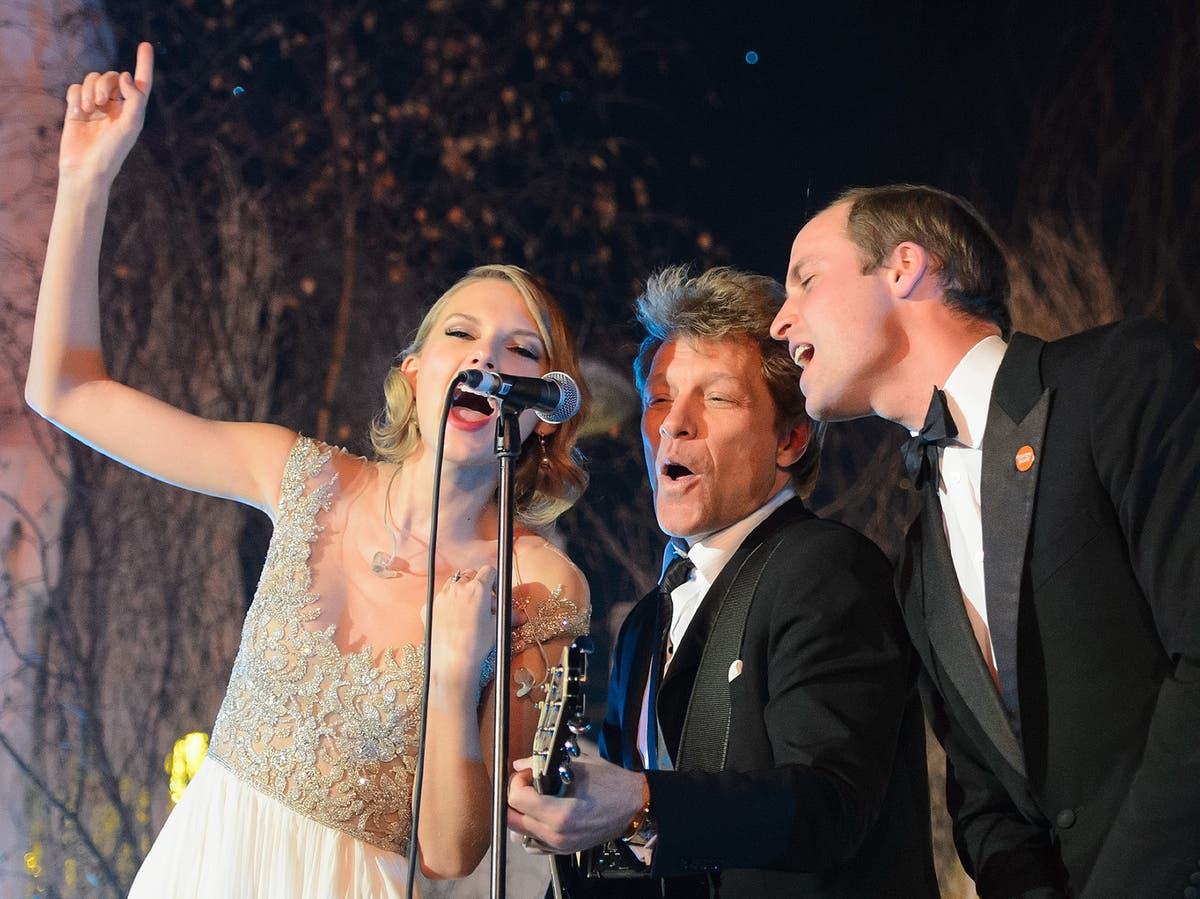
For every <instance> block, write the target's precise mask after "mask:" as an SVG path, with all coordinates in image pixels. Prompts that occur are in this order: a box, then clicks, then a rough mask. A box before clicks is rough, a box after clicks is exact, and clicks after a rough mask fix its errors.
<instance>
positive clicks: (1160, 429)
mask: <svg viewBox="0 0 1200 899" xmlns="http://www.w3.org/2000/svg"><path fill="white" fill-rule="evenodd" d="M787 290H788V298H787V302H786V303H785V304H784V307H783V309H782V310H781V311H780V313H779V314H778V316H777V317H776V319H775V321H774V324H773V325H772V334H773V335H774V336H775V337H776V338H778V339H779V340H781V341H786V342H787V345H788V350H789V353H790V354H791V356H792V359H793V361H794V362H795V364H796V365H797V366H799V367H800V369H801V374H800V386H801V388H802V389H803V391H804V395H805V397H806V401H807V407H808V411H809V412H810V414H812V415H813V416H814V417H816V418H818V419H821V420H838V419H849V418H855V417H858V416H863V415H871V414H873V415H878V416H880V417H882V418H886V419H889V420H891V421H895V422H899V423H900V424H902V425H904V426H905V427H907V428H908V429H909V432H910V434H911V437H910V439H909V441H908V443H907V444H906V445H905V447H904V455H905V460H906V462H907V464H908V468H909V472H910V476H911V478H912V480H913V483H914V485H915V486H916V487H917V488H918V489H919V490H921V491H922V492H923V493H924V504H923V510H922V512H921V514H920V516H919V517H918V518H917V520H916V521H915V522H914V523H913V525H912V527H911V529H910V531H909V534H908V539H907V544H906V551H905V554H904V556H903V558H902V560H901V563H900V566H899V569H898V574H897V580H898V587H899V592H900V601H901V604H902V607H903V614H904V617H905V619H906V622H907V626H908V630H909V633H910V635H911V637H912V641H913V643H914V645H915V647H916V651H917V653H918V654H919V655H920V657H921V661H922V662H923V666H924V676H923V685H924V687H925V692H926V694H927V699H928V702H929V707H930V710H931V714H932V717H933V719H934V725H935V729H936V730H937V731H938V732H939V736H940V738H941V740H942V742H943V744H944V746H945V748H946V754H947V760H948V796H947V798H948V799H949V802H950V808H951V811H952V813H953V815H954V818H955V836H956V840H957V843H958V847H959V852H960V855H961V856H962V859H963V862H964V864H965V866H966V868H967V870H968V872H969V873H971V874H972V875H973V876H974V878H975V881H976V887H977V889H978V891H979V894H980V895H981V896H982V897H983V899H1002V897H1003V899H1007V897H1024V899H1035V897H1036V899H1052V897H1064V896H1066V897H1086V899H1098V897H1112V899H1115V897H1120V899H1167V897H1173V899H1191V897H1195V896H1196V895H1198V893H1200V864H1198V863H1200V489H1198V487H1200V354H1198V353H1197V351H1196V348H1195V347H1194V346H1193V345H1191V344H1190V343H1188V342H1187V341H1185V340H1181V339H1179V338H1178V337H1177V336H1175V335H1173V334H1172V333H1170V332H1169V331H1168V330H1167V329H1166V328H1165V327H1163V326H1161V325H1156V324H1152V323H1148V322H1132V321H1131V322H1123V323H1118V324H1114V325H1108V326H1105V327H1102V328H1098V329H1095V330H1092V331H1087V332H1084V333H1082V334H1077V335H1075V336H1073V337H1069V338H1067V339H1065V340H1059V341H1056V342H1053V343H1044V342H1042V341H1040V340H1036V339H1034V338H1032V337H1029V336H1027V335H1023V334H1014V335H1011V336H1010V334H1009V332H1010V324H1009V313H1008V306H1007V295H1008V280H1007V269H1006V266H1005V258H1004V254H1003V252H1002V251H1001V248H1000V246H999V243H998V241H997V240H996V239H995V237H994V236H993V234H992V232H991V230H990V229H989V228H988V227H987V225H986V224H985V223H984V222H983V221H982V219H981V218H980V217H979V215H978V214H977V213H976V212H975V211H974V210H973V209H972V208H971V207H970V206H969V205H968V204H967V203H966V202H965V201H963V200H962V199H961V198H959V197H955V196H952V195H950V194H946V193H944V192H942V191H938V190H935V189H932V188H927V187H914V186H910V185H893V186H888V187H881V188H868V189H857V190H853V191H850V192H848V193H846V194H844V195H843V196H842V197H841V198H840V199H838V200H837V201H836V202H834V203H833V204H832V205H831V206H830V207H829V208H827V209H825V210H824V211H823V212H821V213H819V214H818V215H816V216H815V217H814V218H813V219H812V220H811V221H810V222H809V223H808V224H807V225H805V226H804V228H803V229H802V230H801V231H800V233H799V234H798V235H797V236H796V239H795V242H794V244H793V246H792V255H791V261H790V263H789V268H788V274H787Z"/></svg>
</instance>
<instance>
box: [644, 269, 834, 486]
mask: <svg viewBox="0 0 1200 899" xmlns="http://www.w3.org/2000/svg"><path fill="white" fill-rule="evenodd" d="M785 297H786V293H785V291H784V289H783V286H782V285H781V284H780V283H779V282H778V281H776V280H775V279H773V278H768V277H766V276H765V275H755V274H751V273H750V272H744V271H739V270H738V269H734V268H728V267H724V266H722V267H719V268H711V269H709V270H708V271H706V272H704V273H703V274H701V275H697V276H695V277H692V276H691V270H690V268H689V267H688V266H686V265H674V266H671V267H670V268H665V269H663V270H662V271H660V272H658V273H657V274H655V275H651V276H650V278H649V279H648V280H647V282H646V290H645V292H644V293H643V294H642V295H641V296H640V297H638V300H637V317H638V321H640V322H641V323H642V325H643V327H645V329H646V336H645V337H644V338H643V339H642V344H641V346H640V347H639V348H638V354H637V358H636V359H635V360H634V363H633V373H634V378H635V380H636V382H637V388H638V393H639V394H641V393H642V389H643V387H644V386H645V383H646V378H647V377H648V376H649V374H650V366H651V365H652V364H653V362H654V354H655V353H657V352H658V349H659V347H661V346H662V345H663V344H664V343H666V342H667V341H668V340H672V339H681V340H688V339H699V340H724V339H727V338H748V339H749V340H751V341H753V342H754V343H755V344H756V345H757V346H758V348H759V351H760V353H761V355H762V375H763V380H764V381H766V384H767V390H768V391H769V392H770V395H771V400H772V401H773V403H774V406H775V421H774V422H772V423H771V424H772V425H773V426H774V427H775V429H776V433H777V434H778V435H779V436H783V435H784V434H785V433H787V432H788V431H790V430H791V429H792V428H793V427H795V426H796V425H797V424H798V423H800V422H802V421H803V422H807V424H808V426H809V429H810V431H809V439H808V446H807V447H806V448H805V450H804V453H803V455H801V457H800V458H799V459H797V460H796V461H795V462H794V463H793V464H792V465H790V466H789V467H788V474H789V476H790V477H791V482H792V486H793V487H795V489H796V492H797V493H798V494H799V495H800V496H801V497H807V496H808V495H809V494H810V493H812V489H813V485H814V484H815V483H816V480H817V471H818V468H819V465H820V457H821V441H822V439H823V438H824V435H825V423H824V422H818V421H813V420H812V419H811V418H809V416H808V412H807V411H806V410H805V408H804V394H803V393H801V392H800V371H799V369H797V368H796V366H795V364H794V363H793V362H792V360H791V357H790V356H789V355H788V351H787V345H786V344H783V343H780V342H779V341H777V340H773V339H772V338H771V334H770V328H771V322H772V321H773V320H774V318H775V314H776V313H777V312H778V311H779V308H780V306H782V305H783V301H784V299H785Z"/></svg>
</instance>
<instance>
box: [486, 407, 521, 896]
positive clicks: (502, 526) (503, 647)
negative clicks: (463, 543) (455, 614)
mask: <svg viewBox="0 0 1200 899" xmlns="http://www.w3.org/2000/svg"><path fill="white" fill-rule="evenodd" d="M497 401H498V403H497V404H498V405H499V407H500V410H499V414H498V415H497V417H496V442H495V453H496V457H497V458H498V459H499V460H500V485H499V487H500V489H499V503H498V513H497V514H498V516H499V522H498V524H499V534H498V540H497V543H498V545H497V549H496V679H495V680H494V681H493V683H494V684H495V688H496V689H495V694H496V717H495V726H494V727H493V733H494V740H495V745H494V747H493V753H492V882H491V894H490V895H491V899H504V889H505V881H504V873H505V861H506V856H507V852H506V849H507V845H508V839H507V828H506V826H505V823H506V821H505V819H506V810H507V808H508V760H507V754H508V717H509V716H508V684H509V682H510V681H511V680H512V656H511V651H510V647H511V636H512V551H513V495H512V494H513V473H514V472H513V460H514V459H516V458H517V457H518V456H519V455H520V453H521V429H520V426H519V424H518V422H517V411H516V410H512V409H509V408H508V405H507V404H506V403H504V402H503V401H502V400H499V398H497Z"/></svg>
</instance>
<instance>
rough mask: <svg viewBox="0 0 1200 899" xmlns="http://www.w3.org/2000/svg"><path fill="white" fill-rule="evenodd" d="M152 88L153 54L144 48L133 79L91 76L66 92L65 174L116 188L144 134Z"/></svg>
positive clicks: (61, 155) (62, 157)
mask: <svg viewBox="0 0 1200 899" xmlns="http://www.w3.org/2000/svg"><path fill="white" fill-rule="evenodd" d="M153 82H154V49H153V48H152V47H151V46H150V44H147V43H141V44H139V45H138V49H137V67H136V68H135V70H134V73H133V75H130V74H129V73H128V72H121V73H119V74H118V73H117V72H104V73H100V72H90V73H88V75H87V77H85V78H84V79H83V83H82V84H72V85H71V86H70V87H69V88H67V116H66V119H65V121H64V122H63V133H62V141H61V142H60V144H59V151H58V167H59V172H60V174H61V175H63V176H67V175H73V174H80V175H90V176H94V177H100V178H102V179H104V180H105V181H106V186H107V184H111V183H112V180H113V179H114V178H115V177H116V175H117V172H118V171H119V170H120V168H121V163H123V162H124V161H125V157H126V156H128V155H129V150H130V149H131V148H132V147H133V144H134V142H135V141H136V140H137V136H138V134H139V133H140V132H141V130H142V122H143V121H144V120H145V118H146V101H147V100H148V99H149V97H150V88H151V85H152V84H153Z"/></svg>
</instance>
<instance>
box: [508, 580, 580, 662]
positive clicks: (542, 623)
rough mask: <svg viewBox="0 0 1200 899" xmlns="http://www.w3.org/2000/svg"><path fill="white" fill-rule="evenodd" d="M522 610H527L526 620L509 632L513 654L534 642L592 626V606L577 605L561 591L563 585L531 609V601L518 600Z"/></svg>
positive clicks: (516, 603)
mask: <svg viewBox="0 0 1200 899" xmlns="http://www.w3.org/2000/svg"><path fill="white" fill-rule="evenodd" d="M514 604H515V605H516V606H517V607H518V608H520V609H521V610H522V611H525V612H528V613H529V618H528V620H527V621H526V622H525V623H524V624H522V625H521V626H520V627H518V628H514V630H513V635H512V652H513V655H516V654H517V653H519V652H523V651H524V650H526V649H528V648H529V647H530V646H532V645H533V644H535V643H537V644H539V645H540V644H542V643H545V642H546V641H547V640H552V639H554V638H555V637H559V636H563V635H566V636H570V637H581V636H583V635H584V634H586V633H587V632H588V631H589V630H590V629H591V624H592V609H591V606H587V607H585V608H582V609H581V608H579V604H578V603H576V602H575V600H573V599H571V597H569V596H565V595H564V594H563V585H562V584H559V585H558V586H557V587H555V588H554V592H552V593H551V594H550V596H549V597H547V598H546V599H545V600H544V601H542V602H540V603H537V607H536V608H535V609H533V610H530V609H529V607H530V606H531V605H533V603H532V602H531V601H529V600H527V599H526V600H524V601H522V600H517V601H516V602H515V603H514Z"/></svg>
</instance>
